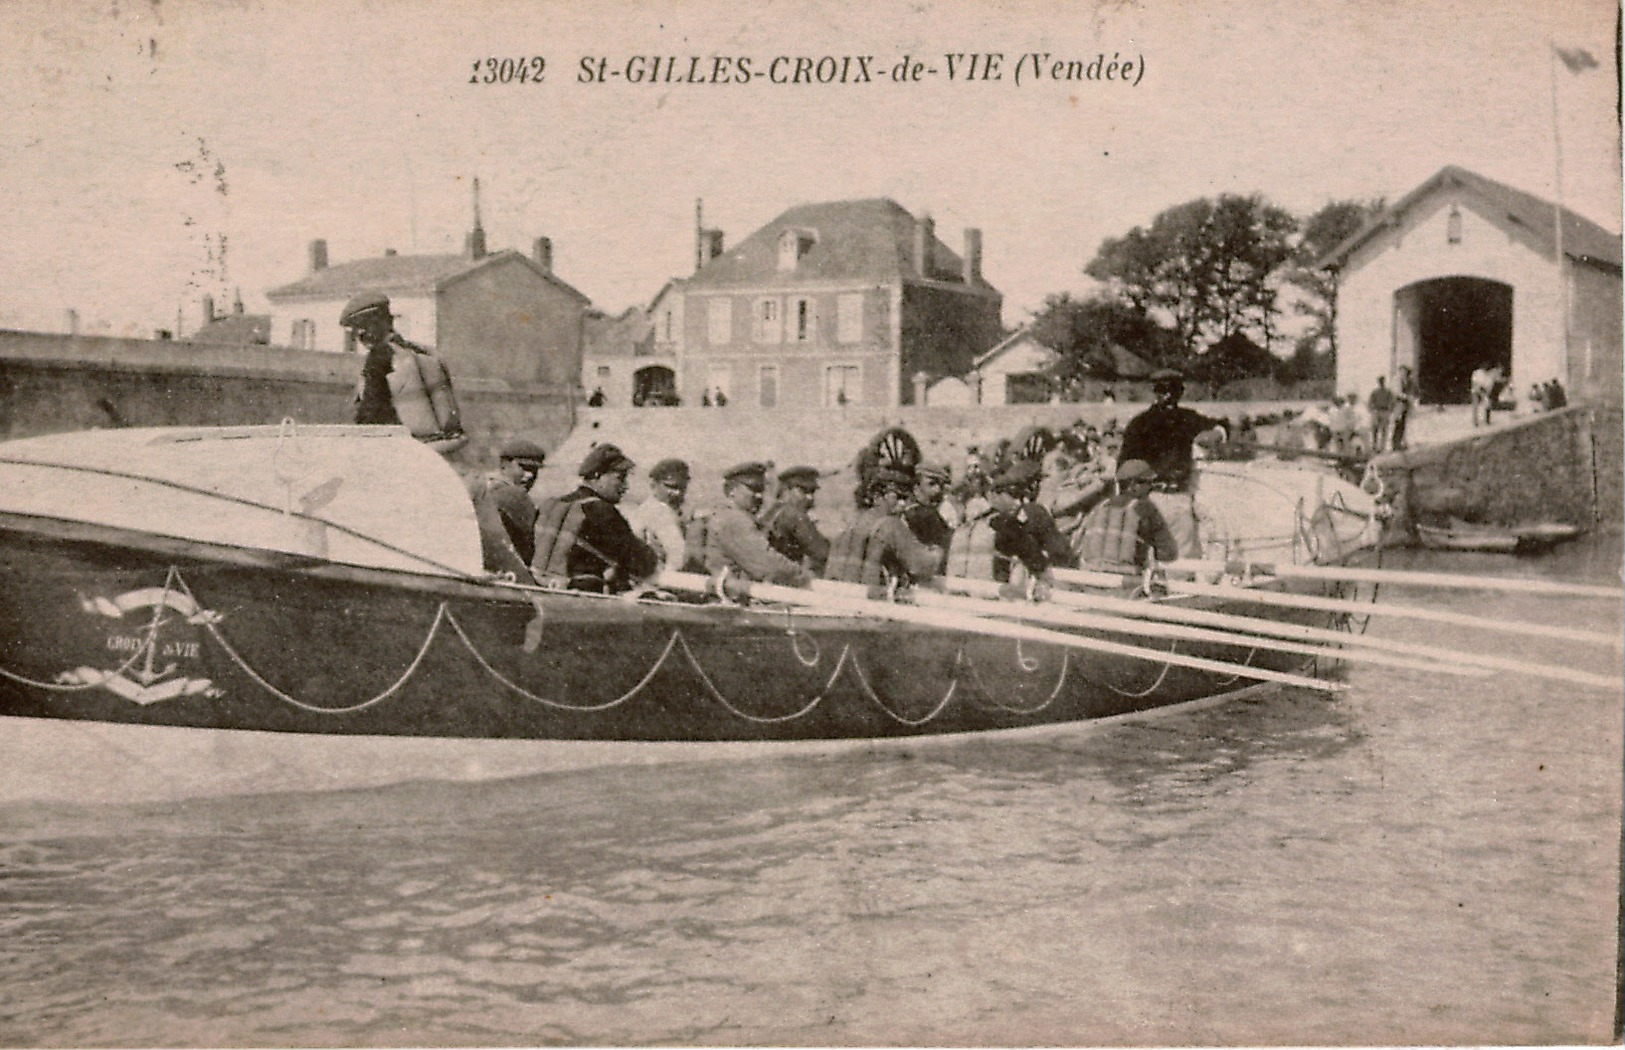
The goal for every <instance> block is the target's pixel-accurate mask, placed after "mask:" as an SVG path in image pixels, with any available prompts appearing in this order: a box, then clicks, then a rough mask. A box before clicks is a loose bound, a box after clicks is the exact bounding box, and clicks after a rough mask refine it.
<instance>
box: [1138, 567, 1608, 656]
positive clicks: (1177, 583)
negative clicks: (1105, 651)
mask: <svg viewBox="0 0 1625 1050" xmlns="http://www.w3.org/2000/svg"><path fill="white" fill-rule="evenodd" d="M1168 589H1169V590H1170V591H1173V592H1174V593H1176V594H1200V595H1207V596H1211V597H1216V598H1233V599H1236V600H1239V601H1244V602H1250V603H1252V604H1255V605H1273V606H1276V607H1277V608H1283V609H1314V610H1316V611H1319V612H1337V613H1350V614H1352V615H1355V616H1370V615H1373V614H1379V615H1382V616H1393V617H1396V618H1399V619H1405V620H1425V621H1428V622H1430V623H1448V624H1455V625H1458V626H1463V627H1477V628H1481V629H1483V630H1486V631H1504V632H1506V633H1508V634H1521V635H1527V636H1529V637H1534V638H1558V639H1562V640H1563V641H1569V642H1587V643H1590V644H1592V645H1606V646H1610V647H1612V648H1614V649H1625V637H1622V636H1621V635H1618V634H1606V633H1604V632H1602V631H1584V630H1580V629H1579V628H1577V627H1557V626H1554V625H1552V624H1544V623H1529V622H1527V621H1524V620H1497V619H1492V618H1490V617H1487V616H1474V615H1472V614H1471V613H1459V612H1451V611H1450V610H1448V609H1424V608H1421V607H1418V606H1415V605H1401V604H1395V603H1394V602H1390V601H1382V602H1361V601H1351V600H1348V599H1344V598H1326V597H1322V596H1320V595H1314V594H1287V593H1284V592H1281V591H1274V590H1265V589H1264V588H1261V587H1232V586H1225V585H1222V584H1220V585H1215V584H1206V583H1195V582H1191V581H1188V580H1169V581H1168Z"/></svg>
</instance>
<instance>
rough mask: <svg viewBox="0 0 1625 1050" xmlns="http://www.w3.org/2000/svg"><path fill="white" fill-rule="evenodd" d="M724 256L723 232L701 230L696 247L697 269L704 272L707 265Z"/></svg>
mask: <svg viewBox="0 0 1625 1050" xmlns="http://www.w3.org/2000/svg"><path fill="white" fill-rule="evenodd" d="M721 254H722V231H721V230H700V231H699V234H698V239H697V242H696V246H695V269H696V270H703V269H704V268H705V264H706V263H708V262H710V261H711V260H712V259H715V258H716V257H717V256H719V255H721Z"/></svg>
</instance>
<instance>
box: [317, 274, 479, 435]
mask: <svg viewBox="0 0 1625 1050" xmlns="http://www.w3.org/2000/svg"><path fill="white" fill-rule="evenodd" d="M339 324H340V325H341V326H342V327H344V328H347V329H349V330H350V331H351V332H352V333H354V336H355V339H356V340H357V341H358V342H360V343H361V345H362V346H364V347H366V348H367V360H366V361H365V362H364V363H363V364H362V366H361V382H360V383H359V384H358V386H357V388H356V398H355V421H356V422H357V423H361V424H390V425H399V424H405V426H406V428H407V429H408V430H410V431H411V432H412V436H413V437H415V438H417V439H418V440H419V441H422V442H423V443H424V444H426V445H428V446H429V447H430V448H433V449H434V450H435V451H437V452H442V453H445V452H454V451H456V450H457V449H459V448H461V447H462V446H463V445H464V444H465V443H467V441H468V436H467V435H466V434H465V433H464V432H463V416H462V411H461V410H460V409H459V408H458V406H457V393H456V391H454V390H453V389H452V385H451V374H450V373H449V372H447V371H446V366H445V365H444V364H442V363H441V362H440V359H439V358H437V357H435V356H434V355H433V354H431V353H430V352H429V351H428V349H426V348H425V347H421V346H418V345H417V344H416V343H410V342H408V341H407V340H406V339H404V338H403V337H402V336H401V335H400V333H398V332H396V331H395V320H394V314H392V313H391V312H390V309H389V296H387V295H384V294H383V293H382V292H363V293H361V294H359V295H356V296H354V297H352V298H351V299H350V301H349V302H348V303H346V304H345V305H344V310H343V312H342V313H340V314H339Z"/></svg>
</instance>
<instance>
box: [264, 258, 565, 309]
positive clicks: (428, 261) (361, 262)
mask: <svg viewBox="0 0 1625 1050" xmlns="http://www.w3.org/2000/svg"><path fill="white" fill-rule="evenodd" d="M510 258H512V259H519V260H520V261H522V262H524V263H525V264H526V265H527V266H529V267H530V268H531V269H533V270H535V271H536V273H537V275H538V276H540V277H543V278H545V279H546V280H548V281H550V282H552V283H553V284H555V285H557V286H558V287H559V288H562V289H564V290H565V291H566V292H569V293H570V294H571V295H574V296H576V297H577V298H579V299H580V300H581V301H582V302H583V303H585V302H588V301H589V300H588V299H587V297H586V296H585V295H582V294H581V293H580V292H579V291H577V290H576V289H575V288H573V287H571V285H570V284H569V283H568V282H566V281H564V280H562V279H561V278H559V277H558V276H556V275H554V274H552V273H548V272H547V271H544V270H543V269H542V268H541V267H540V266H537V265H536V264H535V263H534V262H533V261H531V259H530V258H529V257H528V256H526V255H523V254H521V253H519V252H516V251H514V250H512V249H508V250H505V251H500V252H492V253H491V254H489V255H486V256H483V257H482V258H479V259H473V258H470V257H469V256H467V255H380V256H376V257H374V258H371V259H356V260H354V261H353V262H346V263H337V264H335V265H332V266H327V267H324V268H323V269H320V270H317V271H316V272H315V273H312V274H307V275H305V276H304V277H301V278H300V279H299V280H297V281H294V282H292V283H291V284H284V285H282V286H281V287H278V288H273V289H271V290H270V291H268V292H266V293H265V296H266V298H268V299H272V300H276V299H344V298H347V297H349V296H352V295H355V294H356V293H358V292H383V293H385V294H386V295H429V294H432V293H433V292H435V291H437V290H439V289H441V288H444V287H445V286H446V285H448V284H450V283H451V282H452V281H454V280H456V279H457V278H459V277H463V276H465V275H467V274H470V273H473V272H474V271H475V270H478V269H480V268H481V267H485V266H490V265H491V264H493V263H495V262H498V261H501V260H504V259H510Z"/></svg>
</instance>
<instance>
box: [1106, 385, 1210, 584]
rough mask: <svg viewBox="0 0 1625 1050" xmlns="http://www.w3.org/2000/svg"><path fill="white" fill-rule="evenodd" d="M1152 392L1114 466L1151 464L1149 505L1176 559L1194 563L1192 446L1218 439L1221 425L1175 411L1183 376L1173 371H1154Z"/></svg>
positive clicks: (1197, 540) (1197, 543)
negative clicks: (1170, 538) (1153, 483)
mask: <svg viewBox="0 0 1625 1050" xmlns="http://www.w3.org/2000/svg"><path fill="white" fill-rule="evenodd" d="M1151 389H1152V391H1153V392H1154V393H1155V395H1156V400H1155V401H1154V402H1152V404H1151V407H1150V408H1148V409H1146V410H1145V411H1144V412H1141V413H1140V414H1139V415H1137V416H1135V417H1134V418H1133V419H1131V420H1129V424H1128V427H1127V428H1126V429H1124V431H1123V447H1122V449H1121V450H1120V451H1119V452H1118V454H1117V462H1119V463H1126V462H1127V461H1129V460H1131V459H1139V460H1144V461H1145V462H1146V463H1147V464H1149V465H1150V467H1151V469H1152V470H1153V471H1154V472H1155V473H1156V475H1157V484H1158V487H1157V490H1156V491H1153V492H1152V493H1151V502H1152V504H1153V505H1155V506H1156V508H1157V510H1158V511H1159V512H1160V513H1161V514H1162V518H1163V520H1164V521H1165V522H1167V524H1168V529H1169V531H1170V532H1172V533H1173V535H1174V539H1175V540H1176V541H1177V542H1178V544H1179V555H1180V557H1182V558H1199V557H1201V556H1202V542H1201V536H1200V533H1199V531H1198V529H1197V524H1196V463H1195V457H1194V456H1193V455H1192V454H1191V445H1192V443H1193V442H1195V441H1197V440H1200V439H1202V438H1204V437H1209V436H1217V437H1219V438H1220V439H1221V440H1222V439H1223V438H1224V437H1225V435H1226V423H1225V421H1224V420H1222V419H1214V418H1213V417H1211V416H1204V415H1202V414H1201V413H1200V412H1194V411H1192V410H1191V409H1188V408H1183V407H1181V406H1180V404H1179V399H1180V398H1181V397H1183V396H1184V394H1185V377H1184V376H1182V375H1180V374H1179V373H1178V372H1175V371H1174V370H1173V369H1170V368H1164V369H1159V370H1158V371H1156V372H1153V373H1152V375H1151Z"/></svg>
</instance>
